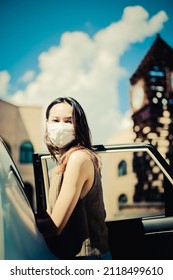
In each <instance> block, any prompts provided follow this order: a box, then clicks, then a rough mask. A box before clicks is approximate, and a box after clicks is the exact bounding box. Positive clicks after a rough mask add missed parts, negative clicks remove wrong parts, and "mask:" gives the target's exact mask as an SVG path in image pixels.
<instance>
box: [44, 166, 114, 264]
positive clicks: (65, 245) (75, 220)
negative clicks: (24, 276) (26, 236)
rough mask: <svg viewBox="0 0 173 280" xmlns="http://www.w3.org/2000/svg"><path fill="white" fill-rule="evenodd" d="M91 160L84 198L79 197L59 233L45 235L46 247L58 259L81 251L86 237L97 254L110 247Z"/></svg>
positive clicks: (101, 198)
mask: <svg viewBox="0 0 173 280" xmlns="http://www.w3.org/2000/svg"><path fill="white" fill-rule="evenodd" d="M93 164H94V173H95V174H94V183H93V186H92V188H91V189H90V191H89V192H88V193H87V194H86V196H85V197H84V198H83V199H79V200H78V203H77V204H76V206H75V208H74V210H73V212H72V214H71V216H70V218H69V220H68V222H67V224H66V226H65V228H64V229H63V231H62V233H61V234H60V235H58V236H54V237H51V238H47V239H46V242H47V244H48V246H49V248H50V249H51V250H52V251H53V253H54V254H55V255H56V256H58V257H59V258H61V259H73V258H74V257H75V256H76V255H77V254H78V253H79V252H80V251H81V248H82V245H83V243H84V241H85V240H89V242H90V246H91V247H92V248H95V249H97V251H98V252H100V254H104V253H107V252H108V251H109V246H108V230H107V227H106V224H105V217H106V212H105V208H104V203H103V191H102V183H101V175H100V172H99V170H98V168H97V166H96V164H95V163H94V162H93Z"/></svg>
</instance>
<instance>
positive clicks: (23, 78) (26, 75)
mask: <svg viewBox="0 0 173 280" xmlns="http://www.w3.org/2000/svg"><path fill="white" fill-rule="evenodd" d="M34 76H35V72H34V71H33V70H28V71H26V72H25V73H24V74H23V75H22V76H21V77H20V78H19V82H22V83H29V82H31V81H32V80H33V79H34Z"/></svg>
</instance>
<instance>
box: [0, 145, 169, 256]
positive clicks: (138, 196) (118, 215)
mask: <svg viewBox="0 0 173 280" xmlns="http://www.w3.org/2000/svg"><path fill="white" fill-rule="evenodd" d="M93 148H94V149H95V151H96V153H98V155H99V156H100V157H101V160H102V182H103V194H104V202H105V208H106V213H107V216H106V223H107V226H108V230H109V244H110V251H111V253H112V256H113V259H126V260H127V259H131V260H133V259H172V258H173V173H172V169H171V167H170V166H169V164H168V163H167V162H166V161H165V160H164V159H163V157H162V156H161V155H160V154H159V152H158V151H157V150H156V149H155V148H154V147H153V146H151V145H149V144H134V143H133V144H128V145H125V144H124V145H109V146H103V145H99V146H94V147H93ZM145 161H146V162H145ZM54 166H55V162H54V161H53V159H52V157H51V156H50V155H49V154H34V156H33V167H34V173H35V195H36V206H37V207H36V208H37V209H36V210H33V209H32V206H31V205H30V203H29V199H28V198H27V193H25V187H24V184H23V181H22V178H21V176H20V174H19V172H18V170H17V168H16V166H15V164H14V162H13V160H12V158H11V157H10V155H9V153H8V150H7V148H6V147H5V144H4V143H3V141H2V140H1V141H0V248H1V249H0V258H1V259H55V256H54V255H53V254H52V253H51V252H50V250H49V248H48V247H47V245H46V243H45V242H44V239H43V237H42V235H41V234H40V232H39V231H38V229H37V225H36V222H35V217H36V216H37V217H39V218H40V217H43V216H44V214H45V211H46V208H47V203H48V191H49V180H50V176H51V170H52V169H53V168H54ZM147 180H149V181H147ZM139 190H140V191H139Z"/></svg>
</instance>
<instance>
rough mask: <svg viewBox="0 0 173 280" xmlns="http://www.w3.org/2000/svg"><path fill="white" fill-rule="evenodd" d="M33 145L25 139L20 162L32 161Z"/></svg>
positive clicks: (21, 147)
mask: <svg viewBox="0 0 173 280" xmlns="http://www.w3.org/2000/svg"><path fill="white" fill-rule="evenodd" d="M33 152H34V149H33V145H32V144H31V142H30V141H25V142H23V143H22V144H21V146H20V163H32V154H33Z"/></svg>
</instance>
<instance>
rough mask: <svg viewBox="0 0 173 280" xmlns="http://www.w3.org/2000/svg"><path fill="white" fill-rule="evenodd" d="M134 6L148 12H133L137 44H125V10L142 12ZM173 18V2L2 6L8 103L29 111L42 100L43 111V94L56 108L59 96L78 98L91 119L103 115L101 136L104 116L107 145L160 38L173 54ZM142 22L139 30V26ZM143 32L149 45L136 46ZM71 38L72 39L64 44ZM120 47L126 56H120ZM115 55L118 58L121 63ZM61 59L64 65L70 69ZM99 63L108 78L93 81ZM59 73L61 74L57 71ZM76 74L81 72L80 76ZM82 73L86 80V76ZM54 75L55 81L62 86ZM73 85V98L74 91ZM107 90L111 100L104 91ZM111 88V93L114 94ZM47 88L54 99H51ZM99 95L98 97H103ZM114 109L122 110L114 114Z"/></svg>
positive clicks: (102, 0)
mask: <svg viewBox="0 0 173 280" xmlns="http://www.w3.org/2000/svg"><path fill="white" fill-rule="evenodd" d="M134 6H140V7H141V9H133V10H132V9H128V17H127V16H126V23H127V20H128V21H129V24H131V25H132V26H133V29H130V31H129V33H127V35H126V36H127V37H128V36H129V38H128V40H127V42H126V40H125V38H122V37H123V32H124V31H123V29H122V30H121V27H123V25H122V23H123V22H125V13H124V11H125V8H127V7H133V8H134ZM161 11H163V12H164V14H163V12H161ZM146 13H147V14H146ZM172 14H173V2H172V0H160V1H157V0H150V1H135V0H117V1H116V0H95V1H94V0H92V1H91V0H88V1H83V0H78V1H77V0H73V1H71V0H44V1H41V0H37V1H33V0H25V1H22V0H1V4H0V38H1V44H0V81H1V84H2V86H0V97H1V98H3V99H6V100H9V101H10V102H14V103H15V102H16V103H20V100H21V103H24V101H25V102H26V104H31V103H32V102H33V100H34V102H33V104H34V103H35V104H38V105H40V104H41V105H43V104H42V100H43V94H44V100H45V101H46V102H49V99H50V101H51V100H52V99H51V98H54V97H56V95H70V94H71V95H72V96H73V97H75V98H76V99H78V100H79V101H80V102H81V103H82V105H83V107H84V109H85V108H86V111H87V113H88V114H89V115H90V111H95V112H96V113H95V115H94V114H91V116H89V119H90V122H91V126H93V130H94V131H97V127H98V124H94V125H92V123H93V122H94V121H93V119H95V117H96V114H97V115H98V118H99V119H100V124H99V127H100V132H99V131H98V132H97V133H95V139H96V141H104V140H105V139H104V138H103V137H101V136H99V135H100V134H101V126H105V124H107V123H110V122H111V118H112V119H113V118H116V119H117V122H120V119H122V118H123V117H124V116H125V115H126V113H127V112H128V111H129V109H130V103H129V78H130V76H131V75H132V74H133V73H134V71H135V70H136V68H137V66H138V65H139V63H140V62H141V60H142V59H143V57H144V55H145V54H146V52H147V51H148V49H149V48H150V46H151V44H152V43H153V41H154V40H155V38H156V34H157V33H160V35H161V36H162V38H163V39H164V40H165V41H166V42H167V43H168V44H169V45H170V46H172V47H173V36H172V26H173V15H172ZM156 15H157V20H156V23H153V24H152V27H150V25H149V21H150V19H152V17H155V16H156ZM141 17H143V21H141ZM134 19H135V20H136V23H135V24H136V26H135V25H133V21H134ZM138 22H139V24H138ZM144 22H147V23H148V26H146V27H144V26H143V23H144ZM140 24H141V34H142V35H141V37H140V35H139V34H138V36H137V35H136V37H135V36H134V38H133V39H132V40H131V39H130V37H131V38H132V37H133V35H134V34H135V33H138V32H140ZM113 25H115V26H113ZM155 26H156V27H155ZM152 28H153V30H152V31H151V30H150V29H152ZM67 32H68V33H67ZM77 32H78V33H77ZM111 32H112V33H111ZM121 32H122V34H121ZM64 34H66V36H63V35H64ZM109 34H112V35H111V36H112V37H111V36H110V37H109ZM87 36H88V37H87ZM104 36H105V37H104ZM116 37H117V38H120V40H119V42H120V41H121V40H122V43H121V44H117V43H116V42H113V40H114V38H116ZM124 37H125V36H124ZM104 38H105V39H104ZM111 38H112V41H111ZM77 42H78V44H77ZM95 42H96V43H97V44H96V43H95ZM108 42H109V46H108ZM103 45H105V46H104V48H102V46H103ZM71 46H72V47H71ZM80 46H81V49H80ZM116 46H118V47H117V48H120V49H119V50H117V49H116ZM53 47H54V49H53ZM113 47H114V49H115V57H113V55H114V51H113V49H112V48H113ZM121 47H122V51H121ZM69 48H71V49H70V50H69ZM75 49H76V52H77V53H79V57H80V59H79V61H78V62H74V60H75V58H76V55H77V54H76V52H75ZM82 50H83V52H82ZM100 50H101V51H100ZM105 50H106V51H105ZM99 51H100V56H98V57H97V59H96V55H97V54H96V53H99ZM65 52H66V54H65ZM67 52H68V54H67ZM108 52H109V54H108ZM60 55H61V56H60ZM111 57H112V59H113V60H115V61H114V64H115V65H116V69H114V65H113V64H111V63H110V62H109V60H110V59H111ZM61 58H62V59H63V58H64V63H63V61H61ZM76 60H78V59H77V58H76ZM96 60H97V62H98V61H99V63H100V64H99V66H98V64H97V69H98V67H100V72H103V73H98V72H97V71H95V72H92V74H91V68H92V67H93V68H94V67H95V68H96V63H95V64H94V63H93V61H96ZM100 61H101V62H100ZM53 63H55V65H53ZM61 63H62V64H61ZM76 63H78V64H76ZM79 64H80V66H79ZM56 65H59V66H58V67H57V68H56ZM81 65H82V66H81ZM63 67H64V68H63ZM73 67H74V71H72V70H73ZM82 67H83V70H82V74H81V72H80V71H79V70H81V68H82ZM53 69H54V74H55V72H57V77H56V79H55V75H54V74H52V73H53ZM111 69H112V71H111ZM61 70H62V71H61ZM70 70H71V71H70ZM103 70H104V71H105V72H104V71H103ZM74 73H76V74H74ZM106 73H107V77H106V78H105V80H104V77H103V76H104V74H105V76H106ZM108 73H109V74H108ZM1 74H2V75H1ZM51 75H54V78H53V76H51ZM117 75H118V78H117ZM58 78H59V80H60V83H59V84H58V85H56V86H55V88H54V89H53V88H52V89H51V87H50V86H49V85H50V81H52V84H56V82H57V80H58ZM43 79H44V82H45V81H46V79H47V80H48V83H47V85H45V84H43V83H42V81H43ZM63 79H65V81H64V80H63ZM72 79H73V81H75V79H76V81H75V84H74V82H73V83H72ZM97 79H98V81H97ZM113 79H115V80H116V82H115V85H113V83H112V81H113ZM96 81H97V82H96ZM66 82H67V84H69V88H70V87H71V88H73V91H72V90H71V89H70V90H67V86H66V85H65V83H66ZM99 82H100V84H101V85H100V87H101V89H103V90H104V91H103V92H101V91H102V90H101V89H100V88H99ZM102 82H103V84H102ZM91 83H93V86H91ZM108 83H109V85H111V86H109V89H108V90H107V85H108ZM111 83H112V84H111ZM52 84H51V85H52ZM82 85H84V87H85V90H84V94H85V96H84V94H83V97H82V94H81V95H79V91H81V90H82ZM113 86H115V92H114V89H113ZM43 87H44V90H42V89H43ZM46 87H47V88H46ZM45 88H46V90H47V95H49V96H50V98H49V97H48V96H47V95H46V93H45V92H46V90H45ZM38 89H39V90H38ZM60 90H61V91H60ZM89 90H90V91H89ZM43 91H45V92H44V93H43ZM49 91H50V92H49ZM97 91H98V93H96V94H95V92H97ZM99 91H100V96H99ZM90 93H91V94H90ZM103 95H105V96H106V99H104V97H103ZM11 97H13V99H12V98H11ZM113 98H114V100H113ZM109 99H110V100H109ZM31 100H32V102H31ZM107 100H109V102H107ZM105 101H106V102H107V104H108V106H107V107H105ZM97 102H99V106H100V109H99V110H97V109H94V107H93V108H92V107H91V106H92V105H91V104H93V103H95V108H96V107H97V108H98V106H97V105H96V103H97ZM101 103H102V106H101ZM111 104H113V106H114V108H111ZM111 110H112V111H111ZM113 111H115V112H113ZM114 113H115V116H114V115H113V114H114ZM104 114H106V115H107V116H108V115H109V117H107V118H105V119H102V120H101V117H99V116H101V115H102V116H103V115H104ZM116 129H117V126H116V127H115V126H114V127H112V128H110V133H112V132H113V131H114V130H116Z"/></svg>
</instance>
